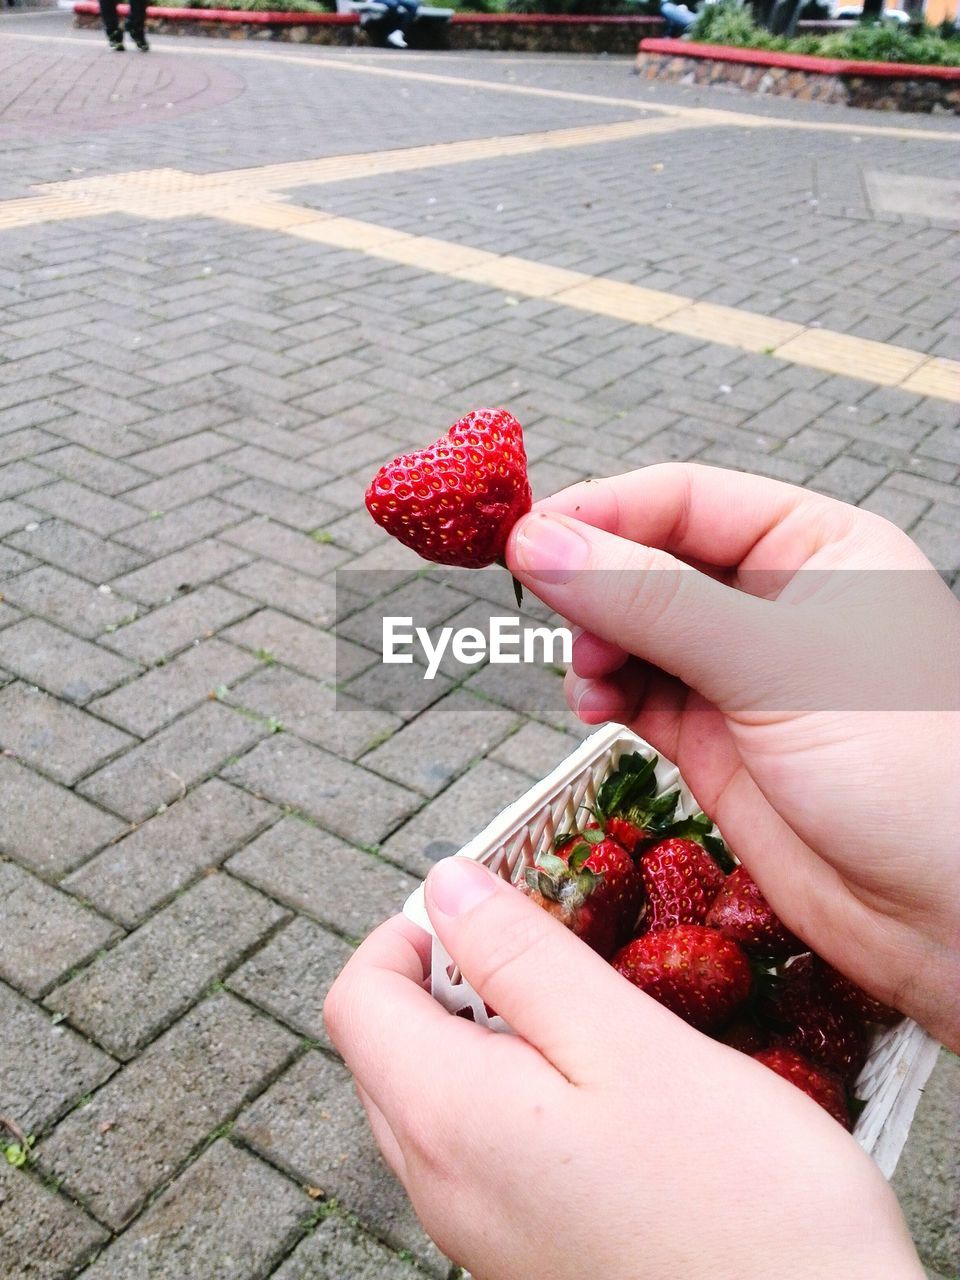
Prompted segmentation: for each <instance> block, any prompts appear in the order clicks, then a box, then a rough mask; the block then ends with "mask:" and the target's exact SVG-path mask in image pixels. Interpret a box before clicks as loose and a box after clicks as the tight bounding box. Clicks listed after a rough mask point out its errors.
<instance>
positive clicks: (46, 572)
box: [4, 565, 137, 640]
mask: <svg viewBox="0 0 960 1280" xmlns="http://www.w3.org/2000/svg"><path fill="white" fill-rule="evenodd" d="M4 597H5V598H6V599H7V600H9V601H10V603H11V604H16V605H19V606H20V608H21V609H25V610H26V611H27V612H28V613H35V614H39V615H40V617H42V618H46V619H47V620H48V621H49V622H55V623H56V624H57V626H59V627H63V629H64V630H65V631H72V632H73V633H74V635H78V636H83V637H84V638H85V639H87V640H93V639H94V638H95V637H96V636H99V635H102V634H103V633H104V632H105V631H106V629H107V627H111V626H112V627H115V626H117V625H118V624H119V623H120V622H122V621H123V620H124V619H125V618H127V619H128V618H131V617H136V613H137V606H136V605H135V604H131V603H130V601H129V600H124V599H123V598H122V596H119V595H114V594H113V593H112V592H110V593H107V592H103V591H101V590H100V589H99V587H96V586H94V585H93V584H92V583H90V582H84V581H83V579H82V578H75V577H72V576H71V575H70V574H69V573H64V572H63V570H62V569H54V568H53V567H52V566H50V565H41V566H40V567H39V568H36V569H31V570H30V571H29V573H23V574H21V575H20V576H19V577H18V578H13V579H12V580H11V581H10V582H9V583H7V584H6V585H5V587H4Z"/></svg>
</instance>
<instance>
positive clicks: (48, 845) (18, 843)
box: [0, 755, 123, 875]
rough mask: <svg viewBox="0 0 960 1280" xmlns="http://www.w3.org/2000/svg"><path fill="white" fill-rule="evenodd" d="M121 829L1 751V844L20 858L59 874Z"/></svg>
mask: <svg viewBox="0 0 960 1280" xmlns="http://www.w3.org/2000/svg"><path fill="white" fill-rule="evenodd" d="M122 830H123V823H121V822H118V821H117V819H116V818H115V817H113V816H112V815H111V814H108V813H104V812H103V810H102V809H98V808H97V807H96V806H95V805H92V804H89V803H88V802H87V801H86V800H83V799H81V798H80V797H79V796H77V795H74V794H73V792H71V791H67V790H66V788H64V787H61V786H58V785H57V784H56V783H54V782H48V781H47V779H46V778H42V777H40V775H39V774H36V773H34V772H33V770H32V769H25V768H24V767H23V765H21V764H17V763H16V761H14V760H11V759H10V758H9V757H6V756H2V755H0V849H3V851H4V852H5V853H6V854H8V855H9V856H10V857H12V858H15V859H16V861H17V862H20V863H22V864H23V865H24V866H27V867H30V868H31V870H33V871H38V872H40V873H41V874H43V875H57V874H58V873H62V872H64V871H69V870H70V869H71V868H72V867H75V866H76V865H77V863H78V862H82V861H83V860H84V859H85V858H88V857H89V856H90V854H91V853H94V852H95V851H96V850H97V849H100V848H102V847H103V845H105V844H106V843H107V842H108V841H109V840H112V839H113V838H114V837H115V836H117V835H119V834H120V832H121V831H122Z"/></svg>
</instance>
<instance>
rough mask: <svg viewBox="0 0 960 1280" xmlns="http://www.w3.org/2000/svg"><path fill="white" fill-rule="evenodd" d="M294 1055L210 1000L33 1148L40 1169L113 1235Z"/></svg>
mask: <svg viewBox="0 0 960 1280" xmlns="http://www.w3.org/2000/svg"><path fill="white" fill-rule="evenodd" d="M296 1048H297V1038H296V1037H295V1036H294V1035H292V1034H291V1033H290V1032H289V1031H287V1030H285V1029H284V1028H283V1027H280V1026H278V1025H277V1023H276V1022H273V1021H272V1020H270V1019H268V1018H264V1017H261V1016H259V1015H258V1014H256V1013H254V1012H253V1010H252V1009H250V1008H249V1007H248V1006H246V1005H244V1004H242V1003H241V1002H240V1001H239V1000H237V999H236V997H234V996H231V995H229V994H227V993H222V994H218V995H214V996H212V997H211V998H210V999H208V1000H205V1001H204V1002H203V1003H202V1004H200V1005H199V1006H197V1008H195V1009H192V1010H191V1011H190V1013H188V1014H187V1015H186V1016H185V1017H183V1018H181V1020H180V1021H179V1022H178V1023H176V1025H175V1026H173V1027H171V1028H170V1030H169V1031H167V1032H165V1034H164V1035H162V1036H161V1037H160V1038H159V1040H157V1041H155V1042H154V1043H153V1044H152V1045H150V1046H149V1048H147V1049H145V1050H144V1052H143V1053H142V1054H141V1055H140V1057H139V1059H138V1060H137V1061H136V1062H134V1063H131V1065H130V1066H128V1067H127V1068H126V1070H124V1071H123V1072H121V1073H120V1074H119V1075H118V1076H117V1077H116V1078H115V1079H113V1080H111V1081H110V1083H109V1084H108V1085H107V1086H106V1087H105V1088H103V1089H101V1090H100V1091H99V1092H98V1093H97V1094H96V1095H95V1096H94V1097H93V1098H92V1099H91V1101H90V1102H88V1103H86V1104H85V1105H84V1106H82V1107H78V1108H77V1110H75V1111H73V1112H71V1114H70V1115H69V1116H68V1117H67V1118H66V1119H65V1120H64V1121H62V1122H61V1123H60V1125H59V1126H58V1127H57V1129H56V1130H55V1131H54V1133H53V1134H52V1135H51V1136H50V1137H49V1138H46V1139H45V1140H44V1141H43V1142H42V1143H40V1144H38V1147H37V1160H38V1163H39V1164H40V1167H41V1168H42V1169H44V1170H45V1171H47V1172H49V1173H50V1174H52V1175H53V1176H54V1177H56V1178H61V1179H62V1180H63V1186H64V1189H65V1190H66V1191H67V1192H68V1193H70V1194H75V1195H78V1196H80V1197H81V1198H82V1200H83V1201H84V1203H85V1204H87V1205H89V1207H90V1209H91V1211H92V1212H93V1213H95V1214H96V1216H97V1217H98V1218H99V1219H100V1220H101V1221H102V1222H105V1223H107V1225H108V1226H111V1227H113V1228H115V1229H116V1228H119V1227H121V1226H123V1225H124V1224H125V1223H126V1222H128V1221H129V1220H130V1218H132V1217H133V1215H134V1214H135V1213H136V1211H137V1210H138V1209H139V1207H140V1206H141V1205H142V1204H143V1202H144V1201H145V1200H146V1198H147V1197H148V1196H149V1195H150V1193H151V1192H152V1191H154V1190H155V1189H156V1188H157V1187H159V1186H161V1185H162V1184H163V1183H165V1182H166V1181H167V1180H168V1179H169V1178H170V1177H171V1176H172V1175H173V1174H174V1173H176V1171H177V1169H178V1168H179V1166H180V1165H181V1164H182V1163H183V1161H184V1160H186V1159H187V1157H188V1156H189V1155H190V1153H191V1152H192V1151H193V1150H194V1149H195V1148H196V1146H197V1144H198V1143H200V1142H202V1140H203V1139H204V1138H205V1137H206V1136H207V1135H208V1134H209V1133H211V1132H212V1131H213V1130H214V1129H215V1128H216V1127H217V1126H218V1125H220V1124H222V1123H223V1122H224V1121H225V1120H227V1119H229V1117H230V1116H231V1115H232V1114H233V1113H234V1112H235V1111H236V1110H237V1108H238V1107H239V1106H240V1105H241V1104H242V1103H243V1102H244V1101H245V1100H246V1099H247V1098H249V1097H250V1096H251V1095H252V1094H254V1093H256V1092H258V1091H259V1090H260V1089H261V1088H262V1087H263V1085H264V1084H265V1083H266V1082H267V1081H268V1080H270V1079H271V1077H273V1076H274V1075H275V1074H276V1072H277V1071H278V1070H280V1068H281V1067H282V1066H283V1065H284V1063H285V1062H287V1061H288V1060H289V1059H290V1057H291V1055H292V1054H293V1053H294V1052H295V1051H296ZM105 1126H106V1128H105Z"/></svg>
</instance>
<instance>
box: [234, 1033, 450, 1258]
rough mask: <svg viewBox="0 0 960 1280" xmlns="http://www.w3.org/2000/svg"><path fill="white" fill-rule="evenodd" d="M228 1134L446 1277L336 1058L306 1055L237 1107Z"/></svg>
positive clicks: (435, 1252)
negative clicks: (246, 1103) (231, 1132)
mask: <svg viewBox="0 0 960 1280" xmlns="http://www.w3.org/2000/svg"><path fill="white" fill-rule="evenodd" d="M234 1133H235V1134H236V1135H237V1136H238V1137H239V1138H240V1139H242V1141H243V1142H245V1143H246V1144H247V1145H248V1146H250V1147H252V1148H253V1150H254V1151H257V1152H259V1153H260V1154H262V1155H264V1156H265V1157H266V1158H267V1159H268V1160H269V1161H270V1162H271V1164H275V1165H277V1166H278V1167H279V1168H281V1169H285V1170H288V1171H289V1172H290V1173H291V1174H292V1175H293V1176H294V1177H295V1178H297V1179H298V1180H299V1181H301V1182H305V1183H309V1184H310V1185H311V1186H315V1187H320V1188H321V1189H322V1190H323V1192H324V1194H325V1195H326V1196H327V1197H328V1198H329V1197H336V1199H337V1200H338V1201H339V1203H340V1204H341V1205H342V1206H343V1207H344V1208H345V1209H346V1210H347V1211H348V1212H350V1213H353V1214H356V1216H357V1217H358V1218H359V1219H360V1222H361V1223H368V1224H370V1225H371V1226H375V1227H376V1231H377V1234H378V1235H379V1236H380V1237H381V1238H382V1239H384V1240H386V1241H388V1243H390V1244H392V1245H393V1246H395V1247H396V1248H399V1249H409V1250H410V1251H411V1252H412V1253H415V1254H416V1255H417V1256H418V1258H420V1259H421V1260H422V1261H423V1262H425V1263H426V1264H427V1266H428V1267H429V1268H430V1270H431V1271H432V1272H433V1273H434V1274H438V1275H440V1276H445V1275H446V1273H447V1270H448V1268H449V1264H446V1265H444V1263H443V1261H442V1260H441V1255H440V1253H439V1250H438V1249H437V1248H436V1246H435V1245H434V1244H433V1243H432V1241H430V1240H429V1239H428V1237H427V1236H426V1234H425V1233H424V1230H423V1228H422V1227H421V1226H420V1224H419V1222H418V1221H417V1218H416V1215H415V1214H414V1212H413V1209H412V1207H411V1205H410V1201H409V1200H408V1199H407V1194H406V1192H405V1191H404V1189H403V1187H402V1186H401V1185H400V1183H399V1182H398V1181H397V1180H396V1178H395V1177H394V1176H393V1174H392V1173H391V1172H390V1170H389V1169H388V1168H387V1166H386V1165H385V1164H384V1162H383V1158H382V1157H381V1155H380V1153H379V1151H378V1150H377V1147H376V1144H375V1143H374V1140H373V1135H372V1134H371V1132H370V1129H369V1127H368V1125H367V1120H366V1116H365V1115H364V1113H363V1109H362V1107H361V1106H360V1103H359V1101H358V1099H357V1095H356V1093H355V1092H354V1088H353V1081H352V1080H351V1078H350V1076H349V1075H348V1073H347V1071H346V1070H345V1069H344V1067H342V1066H341V1065H340V1063H339V1062H333V1061H331V1059H329V1058H327V1057H324V1056H323V1054H321V1053H319V1052H316V1051H314V1052H312V1053H307V1054H305V1055H304V1057H302V1058H301V1059H300V1060H299V1062H296V1063H295V1064H294V1065H293V1066H292V1067H291V1068H290V1069H289V1070H288V1071H287V1072H286V1073H285V1074H284V1075H282V1076H281V1077H280V1079H279V1080H278V1081H277V1082H276V1083H275V1084H273V1085H271V1087H270V1088H269V1089H268V1090H267V1091H266V1093H264V1094H263V1095H262V1096H261V1097H259V1098H257V1100H256V1101H255V1102H254V1103H252V1104H251V1106H249V1107H248V1108H247V1109H246V1110H245V1111H243V1112H241V1114H240V1116H239V1117H238V1118H237V1122H236V1124H235V1126H234Z"/></svg>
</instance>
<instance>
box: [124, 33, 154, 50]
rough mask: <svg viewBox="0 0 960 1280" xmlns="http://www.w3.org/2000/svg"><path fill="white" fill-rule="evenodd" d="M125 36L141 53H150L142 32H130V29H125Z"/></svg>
mask: <svg viewBox="0 0 960 1280" xmlns="http://www.w3.org/2000/svg"><path fill="white" fill-rule="evenodd" d="M127 35H128V36H129V37H130V39H131V40H132V41H133V43H134V44H135V45H136V46H137V48H138V49H139V50H140V52H141V53H149V52H150V46H149V44H147V37H146V35H145V34H144V33H143V32H142V31H131V30H130V28H129V27H127Z"/></svg>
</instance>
